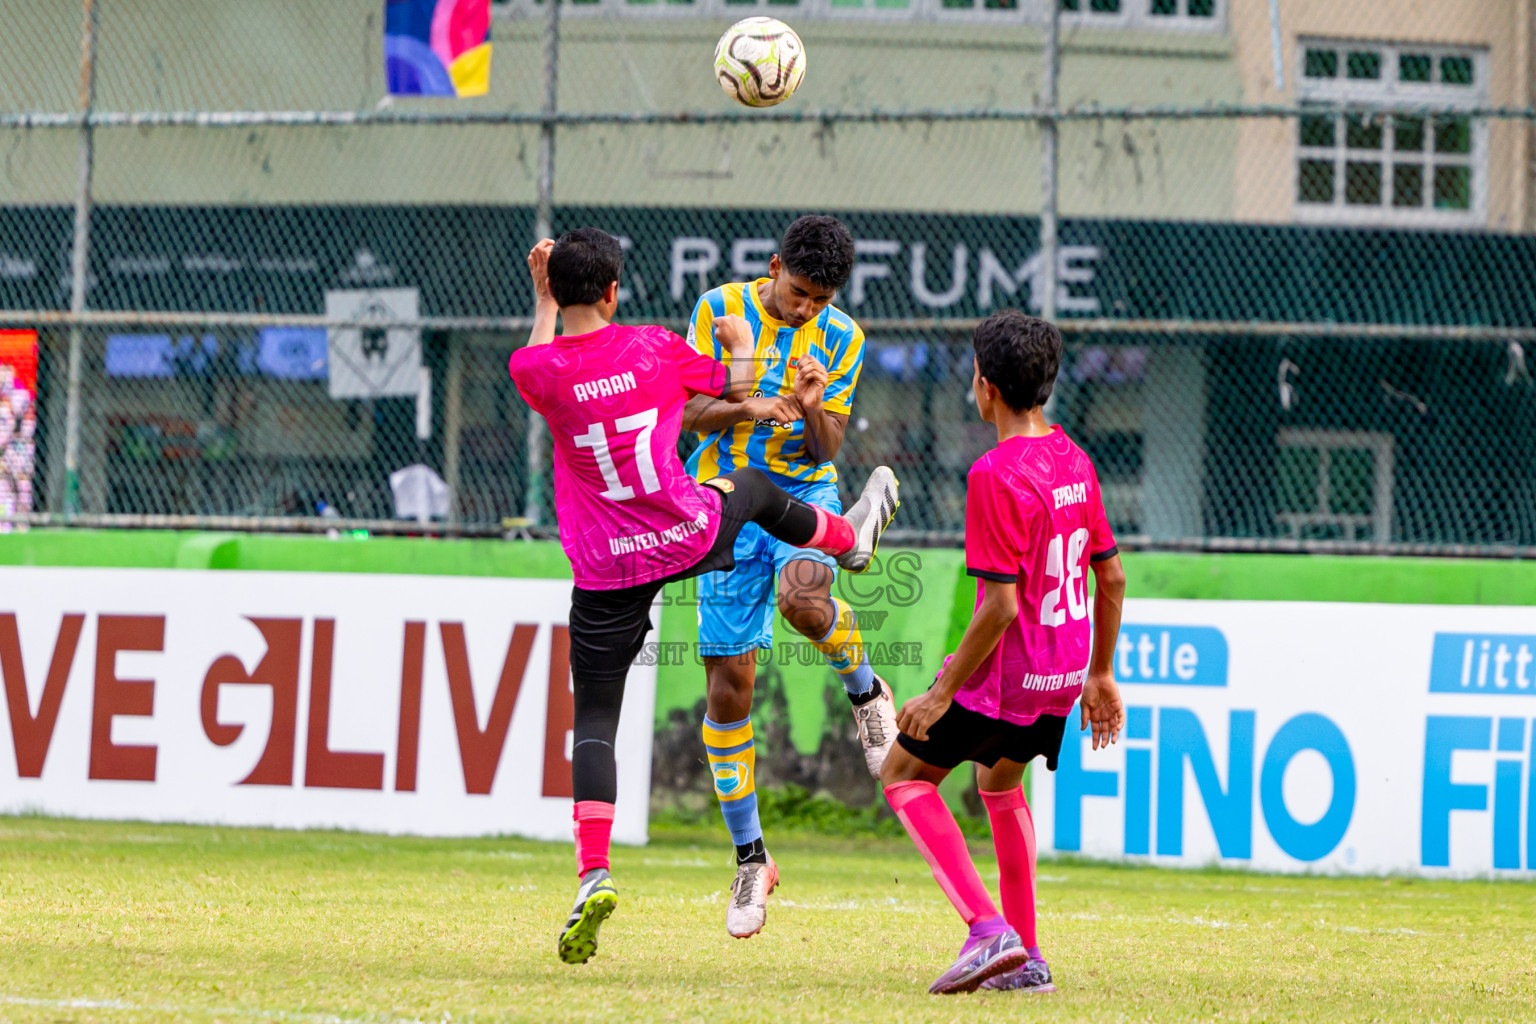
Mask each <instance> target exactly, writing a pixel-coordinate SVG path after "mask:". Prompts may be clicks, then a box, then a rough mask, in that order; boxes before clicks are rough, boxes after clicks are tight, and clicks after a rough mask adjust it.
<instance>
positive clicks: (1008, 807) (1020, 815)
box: [981, 786, 1056, 993]
mask: <svg viewBox="0 0 1536 1024" xmlns="http://www.w3.org/2000/svg"><path fill="white" fill-rule="evenodd" d="M981 799H982V802H983V803H985V804H986V805H987V817H988V818H990V819H991V822H992V843H993V845H994V846H995V847H996V849H997V867H998V873H999V875H1000V878H1001V880H1000V882H999V888H1001V890H1002V895H1003V916H1004V917H1005V918H1007V919H1008V924H1009V925H1011V926H1012V927H1013V930H1014V931H1016V932H1018V933H1019V939H1020V941H1022V942H1023V943H1024V950H1025V952H1027V953H1028V954H1029V960H1028V961H1027V962H1026V963H1025V964H1024V965H1023V966H1022V967H1018V968H1016V969H1014V970H1012V971H1009V972H1008V973H1006V974H999V975H998V976H997V977H995V978H989V979H987V980H986V981H984V982H982V983H981V987H982V988H990V989H1011V990H1014V991H1020V992H1034V993H1044V992H1054V991H1056V986H1055V985H1054V984H1052V982H1051V968H1050V965H1049V964H1047V963H1046V962H1045V954H1043V953H1042V952H1041V951H1040V946H1039V940H1038V938H1037V937H1036V933H1035V820H1034V817H1033V816H1032V815H1031V814H1030V813H1029V802H1028V801H1027V800H1025V799H1024V787H1023V786H1015V787H1014V788H1012V789H1009V790H1003V791H1001V792H990V791H988V790H982V791H981Z"/></svg>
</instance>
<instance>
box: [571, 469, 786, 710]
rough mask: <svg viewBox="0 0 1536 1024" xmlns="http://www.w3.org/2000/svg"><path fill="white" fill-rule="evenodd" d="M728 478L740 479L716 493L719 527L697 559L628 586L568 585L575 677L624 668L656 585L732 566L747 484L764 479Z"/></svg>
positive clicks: (747, 505) (640, 636) (640, 637)
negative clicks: (651, 578)
mask: <svg viewBox="0 0 1536 1024" xmlns="http://www.w3.org/2000/svg"><path fill="white" fill-rule="evenodd" d="M733 479H737V480H740V481H741V482H740V484H738V486H737V487H735V488H733V489H732V490H730V491H726V492H724V493H722V494H721V495H720V531H719V532H718V533H717V534H716V535H715V542H714V543H713V544H711V545H710V547H709V550H708V551H706V552H704V557H702V558H700V559H699V560H698V561H697V562H694V563H693V564H692V565H689V566H685V567H684V568H681V569H679V570H677V571H676V572H674V573H671V574H669V575H667V576H664V577H662V578H661V579H658V580H651V581H650V582H649V583H640V584H637V585H635V586H633V587H617V588H614V589H611V590H587V589H584V588H582V587H572V588H571V668H572V669H573V672H574V676H575V679H576V680H577V681H581V680H583V679H587V678H592V677H593V674H594V673H596V674H597V675H599V676H610V675H612V674H613V673H616V672H617V673H619V674H622V673H623V672H626V671H628V669H629V666H630V664H631V663H632V662H633V661H634V660H635V658H636V656H638V655H639V654H640V649H641V648H642V647H644V646H645V634H646V633H648V632H650V631H651V629H652V628H653V627H652V625H651V602H652V601H654V600H655V599H656V594H657V592H658V591H659V590H661V588H662V587H664V586H666V585H667V584H668V583H672V582H675V581H677V580H685V579H688V578H690V577H693V576H702V575H703V574H704V573H707V572H716V571H724V572H729V571H730V570H732V569H734V568H736V554H735V552H736V536H737V534H739V533H741V529H742V527H743V526H745V525H746V524H747V523H748V522H750V521H751V515H752V511H753V501H754V500H756V499H757V498H759V497H760V495H758V494H754V493H753V492H752V490H751V488H753V487H754V486H759V485H760V484H764V483H766V482H767V478H766V477H764V476H763V475H762V474H760V473H754V474H752V475H750V476H749V475H745V474H744V475H743V476H741V477H733Z"/></svg>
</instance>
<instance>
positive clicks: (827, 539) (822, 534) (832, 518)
mask: <svg viewBox="0 0 1536 1024" xmlns="http://www.w3.org/2000/svg"><path fill="white" fill-rule="evenodd" d="M811 510H812V511H813V512H815V513H816V532H815V533H813V534H811V539H810V540H808V541H806V542H805V543H804V544H802V545H800V546H801V547H806V548H815V549H816V550H818V551H825V552H826V553H827V554H829V555H840V554H842V553H843V552H845V551H850V550H852V548H853V543H854V540H855V538H854V535H853V524H852V523H850V522H848V520H846V519H844V518H843V517H842V516H839V515H833V514H832V513H831V512H828V511H827V510H826V509H824V508H817V507H816V506H815V505H812V506H811Z"/></svg>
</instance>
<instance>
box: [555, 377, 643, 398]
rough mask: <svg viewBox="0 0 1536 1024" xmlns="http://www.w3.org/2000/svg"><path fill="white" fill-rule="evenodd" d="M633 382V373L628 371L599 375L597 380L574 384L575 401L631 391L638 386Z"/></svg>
mask: <svg viewBox="0 0 1536 1024" xmlns="http://www.w3.org/2000/svg"><path fill="white" fill-rule="evenodd" d="M638 386H639V385H637V384H636V383H635V375H634V374H633V373H630V372H628V371H626V372H624V373H616V374H614V375H613V376H612V377H599V378H597V380H589V381H584V382H583V383H580V384H577V385H574V386H573V387H572V389H571V390H572V391H573V392H574V393H575V398H576V401H578V402H585V401H586V400H587V399H589V398H607V397H608V396H609V395H617V394H620V393H621V392H625V391H633V390H635V388H636V387H638Z"/></svg>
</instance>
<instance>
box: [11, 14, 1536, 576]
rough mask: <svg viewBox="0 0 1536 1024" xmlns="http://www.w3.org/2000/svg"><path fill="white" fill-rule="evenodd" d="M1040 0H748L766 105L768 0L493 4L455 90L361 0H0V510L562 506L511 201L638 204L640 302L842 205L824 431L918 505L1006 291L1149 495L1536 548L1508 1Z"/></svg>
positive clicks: (1291, 540) (1425, 542) (1160, 507)
mask: <svg viewBox="0 0 1536 1024" xmlns="http://www.w3.org/2000/svg"><path fill="white" fill-rule="evenodd" d="M1059 2H1060V10H1059V11H1058V12H1054V17H1053V12H1051V11H1050V10H1049V8H1048V4H1047V3H1046V2H1044V0H997V2H993V0H983V2H981V3H975V2H971V3H966V2H962V0H875V2H873V3H864V2H858V0H848V2H843V0H804V2H800V3H775V4H772V5H770V6H768V7H764V8H763V10H764V11H766V12H769V13H774V14H775V15H776V16H778V17H781V18H784V19H786V20H788V21H790V22H791V23H792V24H794V25H795V27H796V28H797V29H798V30H799V32H800V33H801V35H802V37H803V38H804V39H805V41H806V46H807V53H808V58H809V71H808V75H807V78H806V83H805V85H804V87H803V88H802V90H801V91H800V93H798V94H797V95H796V96H795V97H794V99H792V100H791V101H790V102H789V103H787V104H785V105H784V106H783V107H780V108H775V109H773V110H769V111H747V110H744V109H741V108H737V107H734V106H733V105H731V104H729V103H728V101H726V100H725V99H724V97H723V96H721V95H720V94H719V91H718V89H717V88H716V86H715V83H714V81H713V79H712V77H711V74H710V68H709V64H708V55H709V53H710V52H711V50H712V47H713V44H714V41H715V39H716V38H717V37H718V35H719V33H720V32H721V31H722V30H723V29H724V27H725V26H726V25H727V24H729V23H730V22H731V21H732V20H735V19H736V18H738V17H743V16H746V15H748V14H752V13H754V12H757V11H758V7H759V5H756V4H753V3H734V2H729V0H699V2H693V3H683V2H671V0H668V2H663V0H654V2H650V3H643V2H639V0H595V2H574V0H571V2H566V3H563V4H560V5H559V6H558V7H556V8H555V9H553V10H551V9H550V8H549V6H548V5H547V4H545V3H542V2H539V3H535V2H532V0H513V2H511V3H505V4H496V5H495V6H494V18H493V23H492V31H491V37H492V44H493V57H492V70H491V87H490V91H489V92H488V93H487V94H486V95H485V96H482V97H476V98H465V99H438V98H421V97H391V96H390V95H389V94H388V92H387V84H386V75H385V66H384V57H383V43H382V35H383V26H384V19H385V4H384V2H383V0H335V2H332V3H327V4H320V5H313V4H297V3H287V4H272V5H254V6H253V5H244V4H237V3H234V2H233V0H210V2H208V3H200V4H196V5H191V6H190V7H189V6H188V5H184V4H178V3H174V2H172V0H142V2H135V3H132V4H129V3H125V2H123V0H86V2H85V3H84V5H83V7H82V5H81V4H80V3H79V2H78V0H44V2H40V3H32V4H20V3H16V2H12V0H0V16H3V18H4V23H5V24H6V25H7V33H6V34H5V36H4V37H3V38H0V67H4V68H5V69H6V73H5V74H4V75H0V328H6V329H9V330H12V331H13V332H15V333H12V334H10V335H4V336H0V348H3V351H0V363H3V364H6V365H11V364H14V365H15V366H16V367H20V364H21V362H24V361H25V356H26V354H27V353H28V352H30V353H31V354H32V356H33V358H34V361H35V370H34V371H31V372H30V373H29V372H28V371H26V370H25V369H21V368H13V369H12V370H11V371H10V373H9V377H7V372H6V370H5V369H4V368H0V399H7V400H8V403H9V404H7V402H6V401H0V435H3V444H4V445H5V458H4V472H3V473H0V513H4V514H5V517H6V519H7V520H8V521H9V522H10V523H17V522H71V523H85V524H97V525H99V524H102V523H118V524H123V525H131V524H147V523H162V524H172V523H180V524H184V525H202V526H224V527H232V528H242V527H243V528H260V529H284V528H286V529H326V528H337V527H344V526H352V527H358V528H368V529H375V530H384V529H400V530H414V531H457V532H461V533H485V534H500V533H502V532H505V531H506V530H508V529H517V530H530V531H539V530H547V529H549V528H550V527H551V525H552V523H553V508H552V502H551V488H550V484H549V479H548V477H549V473H550V468H549V461H548V450H547V449H548V445H547V443H546V442H545V440H544V439H543V437H542V433H541V428H542V421H540V420H539V419H538V417H537V416H530V414H529V411H528V410H527V408H526V406H524V405H523V404H522V402H521V401H520V400H519V398H518V396H517V392H516V390H515V389H514V388H513V386H512V384H511V382H510V380H509V379H508V377H507V372H506V360H507V357H508V355H509V354H510V352H511V351H512V349H513V348H515V347H516V346H517V345H519V344H521V342H522V340H523V337H524V332H525V331H526V329H527V324H528V321H527V317H528V316H529V314H530V313H531V305H530V297H529V295H528V288H527V284H526V272H525V269H524V267H523V255H524V254H525V252H526V251H527V248H528V246H529V245H530V243H531V242H532V240H533V239H534V238H536V237H537V236H538V235H539V234H540V233H541V232H543V231H550V230H552V231H559V230H563V229H566V228H570V227H575V226H579V225H582V224H595V225H598V226H600V227H603V228H605V229H607V230H609V231H611V232H613V233H614V234H617V235H619V236H621V237H622V238H623V239H624V240H625V244H626V245H627V246H628V248H629V263H628V266H627V269H626V276H625V280H624V282H623V285H624V292H623V296H622V297H623V303H622V305H621V309H620V315H621V317H623V318H625V319H629V320H636V321H654V322H662V323H665V324H668V325H670V326H673V327H674V328H678V329H681V327H682V326H683V324H684V321H685V320H686V318H687V316H688V314H689V311H690V309H691V307H692V304H693V302H694V301H695V300H696V298H697V297H698V295H699V294H701V293H702V292H703V291H704V290H707V289H708V288H710V287H712V286H714V285H717V284H720V283H722V282H725V281H728V280H741V279H744V278H752V277H756V276H759V275H761V274H762V273H764V272H765V269H766V264H767V260H768V257H769V256H770V255H771V254H772V252H773V251H774V244H775V243H774V240H775V239H776V238H777V237H778V235H779V234H780V233H781V232H782V230H783V229H784V227H785V226H787V225H788V223H789V222H790V221H791V220H792V219H793V218H794V217H795V216H797V215H798V214H800V213H807V212H830V213H835V214H837V215H838V216H840V217H842V218H843V219H844V220H845V221H846V222H847V223H848V224H849V226H850V228H851V229H852V230H853V233H854V235H855V237H856V239H857V240H858V250H859V257H858V264H857V267H856V269H855V273H854V277H853V279H852V280H851V281H850V282H849V285H848V286H847V287H846V288H845V289H844V290H843V292H842V293H841V294H840V296H839V298H838V300H837V301H838V303H839V305H841V306H842V307H843V308H844V309H846V310H847V311H848V312H849V313H850V314H851V315H853V316H854V317H855V318H856V319H857V320H858V321H859V322H860V324H861V325H862V326H863V327H864V329H865V332H866V334H867V337H868V342H867V351H866V355H865V359H864V363H863V369H862V375H861V378H860V381H859V384H858V390H857V394H856V398H855V401H854V411H853V415H852V418H851V424H850V430H849V432H848V437H847V441H846V443H845V445H844V448H843V450H842V453H841V454H840V456H839V460H838V461H839V465H840V469H841V471H842V476H843V479H844V481H845V482H857V481H860V480H862V478H863V476H864V475H865V473H866V472H867V470H868V469H870V468H872V467H873V466H874V465H876V464H879V463H882V462H884V463H889V464H891V465H893V466H895V467H897V469H898V472H899V473H900V475H901V478H902V481H903V484H904V487H905V488H906V498H905V500H904V503H903V509H902V514H901V520H900V522H899V523H898V525H899V526H900V527H901V528H902V529H903V530H904V531H906V533H907V539H909V540H927V541H929V542H935V543H953V542H955V541H956V540H958V538H959V535H960V531H961V530H962V528H963V522H964V484H965V474H966V470H967V468H968V467H969V465H970V463H971V462H972V461H973V460H974V459H975V458H976V457H977V456H978V455H979V454H980V453H981V452H982V451H984V450H985V449H986V448H987V447H988V446H989V445H990V444H991V443H992V442H993V440H994V439H993V437H992V436H991V434H990V433H989V431H990V429H991V428H989V427H987V425H985V424H983V423H981V422H980V421H979V420H978V419H977V418H976V416H975V413H974V410H973V409H972V408H971V406H970V405H969V379H970V352H969V342H968V337H969V331H970V329H971V327H972V326H973V325H974V324H975V322H976V321H977V320H978V319H979V318H980V317H983V316H985V315H986V314H987V313H988V312H990V311H992V310H994V309H998V308H1003V307H1007V306H1021V307H1024V308H1029V309H1033V310H1034V311H1036V312H1041V313H1044V314H1046V315H1048V316H1051V317H1053V318H1054V319H1056V320H1058V321H1059V322H1060V323H1061V325H1062V327H1063V329H1064V331H1065V332H1066V336H1067V339H1068V348H1067V355H1066V360H1065V364H1064V366H1063V370H1062V376H1061V380H1060V384H1059V387H1058V393H1057V396H1056V399H1055V401H1054V403H1053V406H1052V409H1051V413H1052V415H1054V416H1055V417H1056V419H1057V420H1058V421H1060V422H1061V423H1063V424H1064V425H1065V426H1066V428H1067V429H1068V431H1069V432H1070V433H1072V435H1073V436H1074V437H1075V438H1077V439H1078V440H1079V441H1080V443H1082V444H1083V445H1084V446H1085V448H1087V449H1088V450H1089V452H1090V453H1091V454H1092V455H1093V456H1094V458H1095V460H1096V462H1097V464H1098V466H1099V472H1100V476H1101V479H1102V481H1103V484H1104V492H1105V497H1106V502H1107V503H1108V505H1109V511H1110V515H1111V519H1112V521H1113V523H1114V525H1115V527H1116V529H1117V531H1118V532H1119V533H1120V534H1121V535H1122V536H1123V537H1124V538H1125V539H1126V540H1127V541H1128V542H1130V543H1137V544H1141V545H1143V546H1158V545H1162V546H1179V547H1207V548H1210V547H1216V548H1222V547H1227V548H1250V549H1274V550H1292V549H1313V550H1315V549H1334V550H1389V551H1396V552H1424V553H1464V554H1488V555H1494V554H1497V555H1507V554H1511V553H1516V554H1522V553H1523V554H1527V555H1529V554H1531V553H1533V552H1536V381H1533V371H1536V366H1533V365H1531V364H1530V362H1529V360H1528V358H1527V353H1528V352H1529V351H1530V349H1531V347H1532V344H1533V343H1536V214H1533V208H1536V184H1533V181H1536V178H1533V174H1532V170H1531V168H1532V159H1533V156H1536V143H1533V128H1536V113H1533V110H1532V82H1531V68H1532V66H1533V56H1536V55H1533V53H1532V52H1531V39H1532V36H1533V32H1532V30H1531V26H1530V24H1529V21H1530V19H1531V16H1532V15H1531V10H1530V5H1529V4H1528V3H1526V2H1524V0H1518V2H1517V0H1510V2H1491V0H1490V2H1486V3H1480V4H1471V5H1469V4H1461V3H1455V4H1449V5H1425V10H1423V11H1417V12H1415V13H1412V14H1410V15H1404V16H1403V17H1404V18H1406V19H1407V20H1406V21H1404V22H1403V23H1401V24H1396V25H1394V28H1393V31H1392V32H1391V33H1390V34H1389V36H1390V38H1388V37H1387V36H1384V34H1383V32H1382V31H1381V30H1380V29H1379V28H1377V27H1375V26H1376V25H1380V24H1385V23H1386V21H1385V15H1384V14H1382V13H1381V12H1380V11H1378V12H1377V14H1378V15H1380V16H1379V17H1375V20H1374V22H1373V20H1372V16H1370V14H1369V11H1368V10H1367V9H1374V8H1377V7H1380V8H1383V9H1384V8H1385V7H1386V6H1388V5H1386V4H1385V3H1384V2H1383V3H1374V2H1371V3H1362V4H1359V5H1354V6H1358V7H1359V8H1360V11H1355V12H1353V13H1350V12H1340V11H1338V10H1335V9H1334V5H1325V4H1310V3H1302V2H1299V0H1298V2H1296V3H1291V4H1279V5H1272V10H1271V11H1269V12H1266V10H1265V8H1264V5H1260V4H1246V3H1237V2H1236V0H1059ZM1453 8H1454V9H1453ZM1464 8H1465V9H1464ZM1271 14H1278V18H1277V19H1276V20H1271ZM1522 18H1523V19H1524V29H1523V31H1522V30H1521V25H1522V22H1521V19H1522ZM1415 19H1417V20H1415ZM1053 22H1054V24H1055V27H1054V28H1053ZM1404 40H1410V41H1408V42H1404ZM1522 40H1523V41H1522ZM1522 47H1523V49H1522ZM1053 69H1059V70H1053ZM34 342H35V344H34ZM15 353H21V354H20V355H16V354H15ZM691 443H692V440H691V439H687V438H685V439H684V445H685V447H686V446H687V445H689V444H691ZM402 471H403V475H402ZM392 477H393V482H392Z"/></svg>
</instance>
